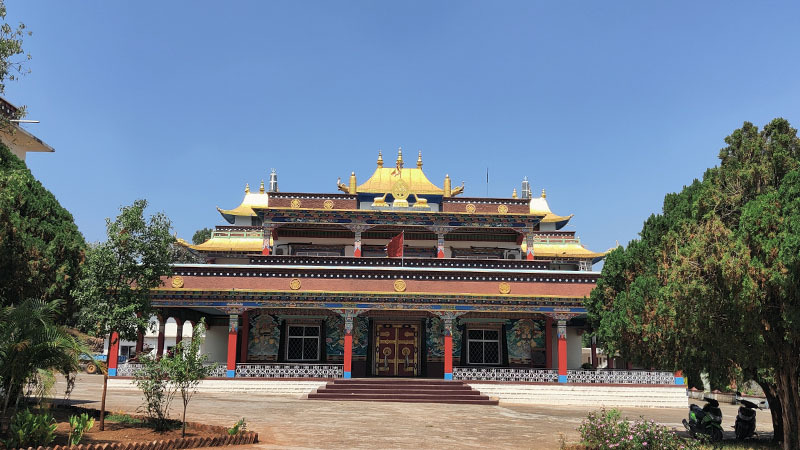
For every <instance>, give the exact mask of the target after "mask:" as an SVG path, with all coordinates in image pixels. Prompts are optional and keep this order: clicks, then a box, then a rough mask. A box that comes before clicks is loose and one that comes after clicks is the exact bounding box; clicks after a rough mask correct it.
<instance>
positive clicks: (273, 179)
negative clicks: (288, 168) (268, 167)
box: [269, 169, 278, 192]
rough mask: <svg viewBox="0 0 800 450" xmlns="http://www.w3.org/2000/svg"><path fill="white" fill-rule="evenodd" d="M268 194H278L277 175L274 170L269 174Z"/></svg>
mask: <svg viewBox="0 0 800 450" xmlns="http://www.w3.org/2000/svg"><path fill="white" fill-rule="evenodd" d="M269 192H278V173H277V172H275V169H272V171H271V172H270V173H269Z"/></svg>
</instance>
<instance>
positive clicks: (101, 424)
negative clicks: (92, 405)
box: [100, 369, 108, 431]
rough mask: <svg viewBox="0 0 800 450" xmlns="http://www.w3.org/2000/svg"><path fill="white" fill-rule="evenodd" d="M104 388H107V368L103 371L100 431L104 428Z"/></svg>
mask: <svg viewBox="0 0 800 450" xmlns="http://www.w3.org/2000/svg"><path fill="white" fill-rule="evenodd" d="M106 389H108V369H106V371H105V372H103V397H102V398H101V399H100V431H104V430H105V429H106Z"/></svg>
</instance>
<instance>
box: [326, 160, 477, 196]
mask: <svg viewBox="0 0 800 450" xmlns="http://www.w3.org/2000/svg"><path fill="white" fill-rule="evenodd" d="M353 177H355V174H353V175H351V178H352V182H353V183H354V182H355V178H353ZM400 181H402V183H400ZM448 183H449V177H447V179H446V181H445V184H446V185H447V184H448ZM400 186H402V188H401V189H403V190H404V191H405V192H407V193H408V194H418V195H424V194H427V195H442V196H445V197H449V196H455V195H458V194H460V193H461V192H463V190H464V188H463V186H457V187H455V188H453V189H452V190H451V191H450V192H449V193H448V192H446V189H447V187H448V186H445V188H440V187H439V186H436V185H435V184H433V183H432V182H431V181H430V180H429V179H428V177H427V176H426V175H425V172H423V171H422V152H420V154H419V156H418V157H417V167H416V168H409V167H404V163H403V150H402V149H398V151H397V161H395V164H394V165H393V166H390V167H383V155H382V154H381V153H380V152H379V153H378V167H377V168H376V169H375V172H373V174H372V176H371V177H369V179H368V180H367V181H365V182H363V183H361V184H359V185H358V187H356V192H351V190H352V188H350V187H348V186H347V185H344V184H341V183H339V189H341V190H342V191H344V192H347V193H349V194H356V193H359V194H360V193H367V194H386V193H394V192H395V190H396V189H398V188H399V187H400Z"/></svg>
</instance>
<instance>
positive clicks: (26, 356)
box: [0, 299, 86, 428]
mask: <svg viewBox="0 0 800 450" xmlns="http://www.w3.org/2000/svg"><path fill="white" fill-rule="evenodd" d="M63 304H64V303H63V302H62V301H60V300H52V301H49V302H45V301H43V300H30V299H29V300H24V301H22V302H20V303H19V304H17V305H12V306H5V307H3V308H0V396H1V397H0V398H2V404H1V405H2V411H0V419H3V420H4V419H5V418H6V417H8V415H7V412H8V408H9V405H10V404H11V401H12V400H13V401H14V405H15V406H17V405H18V403H19V401H20V399H21V398H22V397H23V396H24V395H25V392H24V390H25V388H28V389H30V388H31V387H33V390H32V392H34V393H37V395H38V396H39V397H40V398H41V397H44V396H45V395H46V394H47V391H48V388H49V387H52V381H53V378H54V377H53V375H54V373H62V374H64V375H69V374H70V373H74V372H76V371H78V370H79V369H80V355H81V354H82V353H84V352H85V351H86V349H85V347H84V346H83V344H81V343H80V342H79V341H78V340H77V339H75V338H74V337H73V336H72V335H70V334H69V333H68V331H67V329H66V328H65V327H64V326H62V325H58V324H57V323H56V318H57V317H58V313H59V310H60V309H61V308H62V307H63ZM0 428H2V427H0Z"/></svg>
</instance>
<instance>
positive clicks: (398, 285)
mask: <svg viewBox="0 0 800 450" xmlns="http://www.w3.org/2000/svg"><path fill="white" fill-rule="evenodd" d="M394 290H395V291H397V292H405V291H406V282H405V281H403V280H394Z"/></svg>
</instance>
